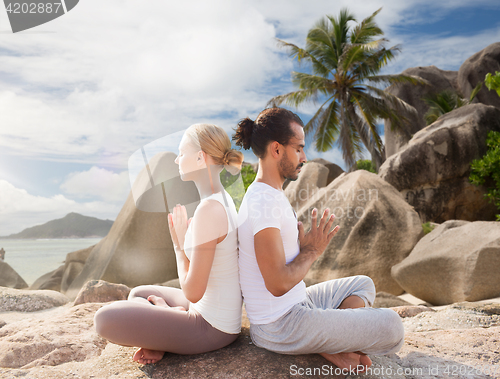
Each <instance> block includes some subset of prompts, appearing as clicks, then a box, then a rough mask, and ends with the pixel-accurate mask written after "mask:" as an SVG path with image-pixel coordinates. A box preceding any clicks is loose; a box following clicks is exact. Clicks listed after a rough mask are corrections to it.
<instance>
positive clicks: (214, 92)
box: [0, 0, 291, 167]
mask: <svg viewBox="0 0 500 379" xmlns="http://www.w3.org/2000/svg"><path fill="white" fill-rule="evenodd" d="M96 9H99V12H96ZM5 21H6V20H5ZM50 30H56V31H57V32H55V33H38V34H37V33H24V34H23V33H19V34H18V35H15V36H9V38H3V39H2V41H0V47H1V48H3V49H4V50H3V52H2V55H1V56H0V64H1V67H2V72H3V76H2V77H3V79H4V80H3V81H5V82H6V83H5V86H3V88H4V89H3V90H2V91H1V92H0V104H1V105H0V107H1V108H2V109H0V125H2V130H1V131H0V135H2V136H1V139H0V145H2V146H8V148H9V151H11V152H19V151H23V154H25V155H32V156H40V155H49V156H52V157H54V158H59V159H64V160H74V161H78V160H82V159H83V160H86V161H87V162H92V163H94V164H98V163H99V160H101V161H104V162H105V163H106V164H107V165H115V166H121V167H125V166H126V159H127V158H128V155H130V153H132V152H133V151H134V150H136V149H137V148H138V147H140V146H141V145H142V144H144V143H147V142H149V141H151V140H154V139H156V138H159V137H162V136H164V135H167V134H168V133H170V132H173V131H175V130H180V129H182V128H185V127H187V126H189V125H191V124H192V123H195V122H200V121H210V122H217V121H222V122H224V121H225V123H227V124H229V123H230V124H231V125H230V126H231V127H234V125H235V123H236V121H237V120H238V119H239V118H241V117H242V116H243V115H246V114H247V113H248V112H249V111H252V110H255V109H260V108H262V107H263V106H264V105H265V102H266V101H267V99H268V98H270V95H269V94H268V92H267V91H268V89H267V87H266V84H267V83H269V82H270V81H271V80H272V79H273V78H274V77H277V76H279V75H280V74H281V72H283V71H284V70H286V69H287V68H288V69H289V68H290V67H291V63H290V62H288V61H287V60H283V59H281V58H280V56H279V55H278V54H277V52H276V49H275V42H274V35H275V31H274V27H273V25H272V24H269V23H267V22H266V21H265V20H264V17H263V16H262V15H261V14H260V13H259V12H257V11H256V10H255V9H254V8H252V7H251V6H250V5H248V4H247V3H246V2H243V1H235V2H227V1H212V2H210V3H207V2H205V1H197V2H192V3H190V4H189V6H187V5H186V4H184V3H182V2H152V3H148V4H147V5H144V4H142V3H140V2H138V1H132V0H128V1H121V0H120V1H118V0H115V1H113V0H109V1H106V2H101V1H99V2H97V1H91V0H89V1H86V2H80V3H79V4H78V6H77V7H76V8H75V9H74V10H72V11H71V12H69V13H68V14H67V15H65V16H64V17H61V18H59V19H57V20H55V21H53V22H52V23H47V24H44V25H41V26H39V27H37V29H36V31H39V32H44V31H50ZM14 37H16V38H14ZM13 78H14V79H13ZM221 114H223V116H222V117H221V116H220V115H221ZM228 118H229V119H230V120H231V121H230V122H228V121H227V120H228ZM228 126H229V125H228Z"/></svg>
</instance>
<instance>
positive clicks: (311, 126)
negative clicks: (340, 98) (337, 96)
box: [304, 96, 335, 137]
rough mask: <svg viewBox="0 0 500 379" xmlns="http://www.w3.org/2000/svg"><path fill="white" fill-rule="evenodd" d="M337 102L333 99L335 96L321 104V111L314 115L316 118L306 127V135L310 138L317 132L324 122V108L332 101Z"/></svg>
mask: <svg viewBox="0 0 500 379" xmlns="http://www.w3.org/2000/svg"><path fill="white" fill-rule="evenodd" d="M332 100H333V101H335V100H334V99H333V96H332V97H330V98H328V99H326V101H325V102H324V103H323V104H321V106H320V107H319V109H318V110H317V111H316V113H315V114H314V116H313V117H312V118H311V119H310V120H309V122H308V123H307V124H306V125H305V126H304V133H305V135H306V137H307V136H309V135H310V134H311V133H312V132H315V131H316V130H317V129H318V127H319V125H320V124H321V122H322V119H323V112H324V110H323V107H324V106H325V105H326V104H328V103H329V102H330V101H332Z"/></svg>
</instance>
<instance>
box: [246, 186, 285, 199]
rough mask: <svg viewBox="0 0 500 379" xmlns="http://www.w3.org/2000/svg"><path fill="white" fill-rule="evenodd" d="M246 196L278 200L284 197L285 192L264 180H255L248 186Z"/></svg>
mask: <svg viewBox="0 0 500 379" xmlns="http://www.w3.org/2000/svg"><path fill="white" fill-rule="evenodd" d="M245 197H248V198H251V199H253V200H255V199H259V200H262V199H268V200H276V199H280V198H282V197H283V194H282V193H281V192H280V191H278V190H277V189H275V188H273V187H271V186H270V185H268V184H266V183H263V182H253V183H252V184H250V186H249V187H248V190H247V192H246V193H245Z"/></svg>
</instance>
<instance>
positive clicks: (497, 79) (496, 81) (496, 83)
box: [484, 71, 500, 96]
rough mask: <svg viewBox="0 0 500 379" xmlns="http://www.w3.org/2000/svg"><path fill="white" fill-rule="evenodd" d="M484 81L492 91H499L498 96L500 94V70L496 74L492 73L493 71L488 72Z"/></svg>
mask: <svg viewBox="0 0 500 379" xmlns="http://www.w3.org/2000/svg"><path fill="white" fill-rule="evenodd" d="M484 83H485V84H486V87H487V88H488V89H489V90H490V91H491V90H494V91H497V94H498V96H500V72H498V71H495V75H491V73H488V74H486V77H485V78H484Z"/></svg>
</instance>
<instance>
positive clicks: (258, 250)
mask: <svg viewBox="0 0 500 379" xmlns="http://www.w3.org/2000/svg"><path fill="white" fill-rule="evenodd" d="M329 213H330V210H329V209H328V208H327V209H325V211H324V212H323V216H322V217H321V220H320V223H319V226H318V225H317V214H318V211H317V210H316V209H313V211H312V216H311V229H310V230H309V232H307V233H304V227H303V225H302V223H301V222H299V225H298V228H299V242H300V252H299V254H298V255H297V256H296V257H295V259H294V260H293V261H291V262H290V263H288V264H286V258H285V251H284V248H283V240H282V239H281V234H280V230H279V229H277V228H266V229H263V230H261V231H260V232H258V233H257V234H256V235H255V236H254V247H255V256H256V258H257V263H258V265H259V269H260V272H261V274H262V277H263V278H264V282H265V284H266V288H267V290H268V291H269V292H271V294H273V295H274V296H283V295H284V294H285V293H287V292H288V291H290V290H291V289H292V288H293V287H294V286H295V285H296V284H297V283H299V282H300V281H301V280H302V279H304V277H305V276H306V274H307V271H309V268H310V267H311V265H312V264H313V262H314V261H315V260H316V259H318V257H319V256H320V255H321V254H322V253H323V251H325V249H326V247H327V246H328V244H329V243H330V241H331V239H332V238H333V236H334V235H335V233H337V231H338V230H339V226H336V227H335V228H334V229H333V230H332V231H330V228H331V227H332V224H333V220H334V218H335V216H334V215H333V214H332V215H331V216H330V217H328V214H329Z"/></svg>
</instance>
